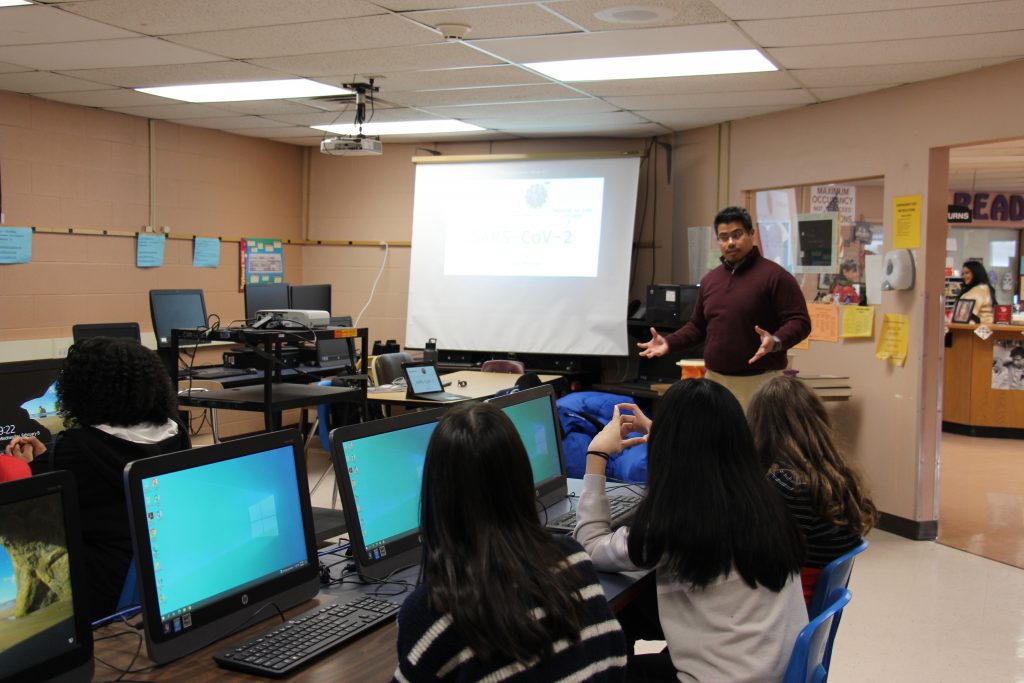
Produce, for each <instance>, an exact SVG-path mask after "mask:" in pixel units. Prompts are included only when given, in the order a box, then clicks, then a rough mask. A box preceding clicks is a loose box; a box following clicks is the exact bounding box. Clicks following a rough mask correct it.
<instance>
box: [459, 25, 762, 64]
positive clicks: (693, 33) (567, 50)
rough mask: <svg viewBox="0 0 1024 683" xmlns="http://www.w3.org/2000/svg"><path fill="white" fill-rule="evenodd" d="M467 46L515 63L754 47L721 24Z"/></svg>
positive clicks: (730, 27)
mask: <svg viewBox="0 0 1024 683" xmlns="http://www.w3.org/2000/svg"><path fill="white" fill-rule="evenodd" d="M470 42H471V43H473V44H474V45H478V46H479V47H481V48H483V49H485V50H487V51H488V52H490V53H491V54H494V55H497V56H498V57H502V58H503V59H507V60H508V61H510V62H517V63H524V62H545V61H552V60H558V59H585V58H590V57H624V56H631V55H655V54H665V53H672V52H684V51H685V52H698V51H701V50H741V49H747V48H753V47H756V46H755V45H754V44H753V43H751V42H750V39H749V38H747V37H746V36H744V35H743V33H741V32H740V31H739V30H738V29H737V28H736V27H734V26H732V25H731V24H725V23H722V24H702V25H700V26H675V27H671V28H650V29H634V30H629V31H603V32H601V33H573V34H569V35H558V36H539V37H529V38H498V39H495V40H481V41H470Z"/></svg>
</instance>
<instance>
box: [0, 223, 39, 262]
mask: <svg viewBox="0 0 1024 683" xmlns="http://www.w3.org/2000/svg"><path fill="white" fill-rule="evenodd" d="M31 260H32V228H0V263H28V262H29V261H31Z"/></svg>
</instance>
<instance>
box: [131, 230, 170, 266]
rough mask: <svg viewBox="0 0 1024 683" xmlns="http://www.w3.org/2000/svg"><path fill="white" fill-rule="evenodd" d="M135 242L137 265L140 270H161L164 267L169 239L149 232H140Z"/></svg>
mask: <svg viewBox="0 0 1024 683" xmlns="http://www.w3.org/2000/svg"><path fill="white" fill-rule="evenodd" d="M136 238H137V239H136V240H135V265H136V267H138V268H159V267H160V266H162V265H164V247H166V246H167V238H166V237H165V236H164V235H156V234H152V233H148V232H140V233H138V235H137V236H136Z"/></svg>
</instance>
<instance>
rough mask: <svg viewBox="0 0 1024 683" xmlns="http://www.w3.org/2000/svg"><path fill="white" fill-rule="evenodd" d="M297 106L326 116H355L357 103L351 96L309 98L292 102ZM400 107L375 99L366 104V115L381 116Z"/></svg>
mask: <svg viewBox="0 0 1024 683" xmlns="http://www.w3.org/2000/svg"><path fill="white" fill-rule="evenodd" d="M291 101H292V102H295V103H296V104H302V105H304V106H305V107H307V108H308V109H309V110H312V111H314V112H323V113H326V114H335V115H336V114H338V113H339V112H352V115H353V116H355V111H356V101H355V98H353V97H351V96H345V95H343V96H337V97H335V96H331V97H307V98H305V99H295V100H291ZM397 106H399V105H396V104H392V103H391V102H385V101H384V100H381V99H379V98H374V99H373V100H372V101H368V102H367V104H366V112H367V113H366V115H367V117H370V116H375V115H380V114H381V113H382V112H384V111H386V110H388V109H393V108H395V107H397Z"/></svg>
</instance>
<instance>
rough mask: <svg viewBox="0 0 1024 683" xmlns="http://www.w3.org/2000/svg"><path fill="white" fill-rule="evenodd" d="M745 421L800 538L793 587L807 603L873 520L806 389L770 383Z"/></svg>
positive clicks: (782, 380)
mask: <svg viewBox="0 0 1024 683" xmlns="http://www.w3.org/2000/svg"><path fill="white" fill-rule="evenodd" d="M747 420H748V422H749V423H750V429H751V431H752V432H753V434H754V443H755V444H756V446H757V452H758V454H759V456H760V458H761V463H762V465H763V466H764V467H765V469H766V471H767V472H768V479H769V481H771V483H772V484H773V485H774V486H775V488H776V489H777V490H778V491H779V493H781V494H782V497H783V498H784V499H785V501H786V504H787V506H788V507H789V509H790V512H791V513H792V514H793V517H794V519H795V520H796V522H797V524H798V525H799V527H800V529H801V530H802V531H803V534H804V540H805V541H806V544H807V559H806V561H805V563H804V567H803V569H802V570H801V579H802V581H803V588H804V599H805V600H807V601H810V599H811V596H812V595H813V593H814V585H815V583H816V582H817V580H818V576H819V575H820V574H821V569H822V568H823V567H824V566H825V565H827V564H828V563H829V562H831V561H832V560H834V559H836V558H837V557H839V556H840V555H843V554H845V553H847V552H849V551H850V550H853V549H854V548H856V547H857V546H858V545H859V544H860V542H861V537H862V536H864V535H865V534H866V533H867V532H868V531H869V530H870V529H871V527H872V526H874V523H875V520H876V519H877V518H878V512H877V510H876V509H875V505H874V503H873V502H872V501H871V498H870V496H868V493H867V491H866V489H865V487H864V484H863V482H862V481H861V479H860V477H859V476H858V474H857V472H856V471H855V470H854V469H853V468H852V467H851V466H850V465H849V464H848V463H847V462H846V460H845V459H844V458H843V456H842V454H841V453H840V452H839V449H838V448H837V447H836V438H835V433H834V431H833V429H832V425H831V423H830V421H829V417H828V413H827V412H826V410H825V406H824V405H823V404H822V402H821V400H820V399H819V398H818V396H817V395H816V394H815V393H814V392H813V391H812V390H811V389H810V388H808V387H807V385H806V384H804V383H803V382H801V381H800V380H798V379H796V378H793V377H787V376H778V377H773V378H772V379H770V380H769V381H767V382H765V383H764V384H763V385H762V386H761V388H760V389H758V391H757V392H756V393H755V394H754V396H753V397H752V398H751V401H750V406H749V408H748V409H747Z"/></svg>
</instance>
